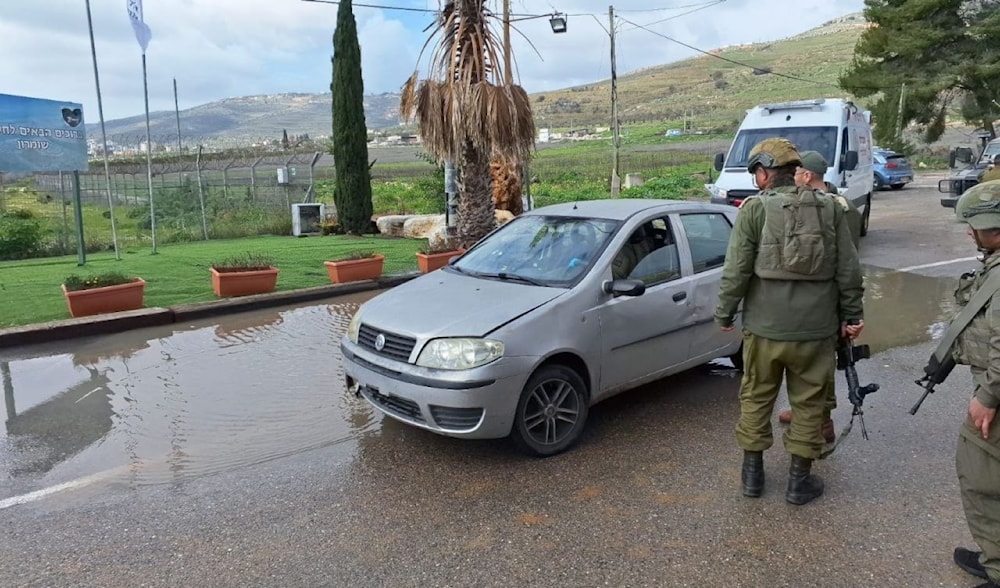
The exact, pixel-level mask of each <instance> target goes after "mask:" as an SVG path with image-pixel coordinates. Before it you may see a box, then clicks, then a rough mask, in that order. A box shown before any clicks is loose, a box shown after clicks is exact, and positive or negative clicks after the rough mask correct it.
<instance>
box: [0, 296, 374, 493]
mask: <svg viewBox="0 0 1000 588" xmlns="http://www.w3.org/2000/svg"><path fill="white" fill-rule="evenodd" d="M368 297H370V295H367V296H360V297H353V298H352V299H345V300H344V301H343V302H339V303H338V304H334V305H319V306H310V307H303V308H295V309H289V310H281V311H279V310H268V311H261V312H256V313H248V314H243V315H238V316H232V317H223V321H222V323H221V324H218V325H214V324H212V325H206V324H204V323H201V324H194V325H190V326H186V327H182V328H181V329H178V327H177V325H174V327H173V329H157V330H144V331H140V332H132V333H124V334H122V335H120V336H114V337H102V338H95V339H92V340H87V341H85V342H82V343H79V344H76V345H68V346H69V347H72V348H73V351H71V352H60V351H58V350H56V351H53V352H51V353H50V354H49V355H46V356H44V357H37V358H32V359H21V360H15V361H3V359H4V358H3V357H2V356H0V376H2V380H3V389H4V398H5V403H4V422H5V425H6V426H5V428H4V430H3V431H2V433H3V435H0V497H2V496H3V495H7V496H9V495H12V494H14V493H17V492H21V491H25V490H26V489H32V488H34V487H35V486H37V485H39V484H43V485H48V484H56V483H60V482H64V481H66V480H69V479H73V478H74V477H77V476H85V475H89V474H93V473H94V472H95V471H104V470H120V471H121V472H122V474H121V475H122V477H124V478H125V479H126V480H127V481H128V482H129V483H131V484H135V485H144V484H162V483H174V482H178V481H183V480H185V479H190V478H193V477H199V476H204V475H207V474H212V473H215V472H221V471H226V470H232V469H236V468H240V467H245V466H247V465H250V464H254V463H260V462H263V461H267V460H271V459H276V458H279V457H283V456H286V455H290V454H294V453H298V452H301V451H305V450H308V449H311V448H316V447H322V446H326V445H330V444H334V443H339V442H343V441H347V440H350V439H352V438H354V437H356V436H357V435H359V434H362V433H364V432H366V431H368V430H370V429H371V428H372V427H374V426H376V425H377V423H378V422H379V421H380V418H379V417H378V416H377V415H376V414H375V413H374V411H373V410H372V409H371V408H370V407H369V406H368V405H367V404H366V403H364V402H362V401H360V400H358V399H355V398H353V397H350V396H349V395H348V394H347V393H346V392H345V391H344V386H343V379H344V375H343V369H342V366H341V363H340V352H339V341H340V338H341V336H342V334H343V333H344V331H345V330H346V328H347V324H348V322H349V321H350V318H351V316H353V313H354V311H355V310H356V309H357V307H358V306H359V304H360V303H361V302H362V301H363V300H364V299H367V298H368ZM153 331H156V333H155V334H154V335H153V336H152V337H151V336H150V334H151V332H153ZM5 478H6V480H5Z"/></svg>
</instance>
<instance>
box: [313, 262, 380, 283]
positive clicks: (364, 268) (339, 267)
mask: <svg viewBox="0 0 1000 588" xmlns="http://www.w3.org/2000/svg"><path fill="white" fill-rule="evenodd" d="M384 262H385V256H382V255H376V256H374V257H366V258H364V259H348V260H344V261H324V262H323V263H324V264H325V265H326V272H327V274H329V276H330V281H331V282H334V283H336V284H342V283H344V282H357V281H359V280H374V279H375V278H377V277H379V276H381V275H382V264H383V263H384Z"/></svg>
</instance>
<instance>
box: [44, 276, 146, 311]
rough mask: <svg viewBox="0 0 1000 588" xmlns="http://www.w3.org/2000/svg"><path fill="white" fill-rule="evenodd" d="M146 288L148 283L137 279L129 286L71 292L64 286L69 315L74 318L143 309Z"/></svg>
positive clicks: (120, 285)
mask: <svg viewBox="0 0 1000 588" xmlns="http://www.w3.org/2000/svg"><path fill="white" fill-rule="evenodd" d="M145 288H146V281H145V280H143V279H142V278H136V279H135V281H134V282H129V283H128V284H119V285H117V286H104V287H102V288H90V289H87V290H73V291H70V290H67V289H66V285H65V284H63V285H62V291H63V295H64V296H65V297H66V305H67V306H68V307H69V314H70V316H72V317H74V318H76V317H80V316H91V315H95V314H104V313H107V312H120V311H123V310H136V309H138V308H142V295H143V293H144V292H145Z"/></svg>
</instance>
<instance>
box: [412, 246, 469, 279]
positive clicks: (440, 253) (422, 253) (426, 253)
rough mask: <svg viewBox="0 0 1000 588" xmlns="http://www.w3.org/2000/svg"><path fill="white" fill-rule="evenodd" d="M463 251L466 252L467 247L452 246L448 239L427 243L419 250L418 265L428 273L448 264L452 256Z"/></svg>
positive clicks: (422, 270)
mask: <svg viewBox="0 0 1000 588" xmlns="http://www.w3.org/2000/svg"><path fill="white" fill-rule="evenodd" d="M463 253H465V249H462V248H460V247H455V246H452V245H450V244H448V242H446V241H445V242H439V243H437V244H434V245H432V244H430V243H427V244H425V245H422V246H421V247H420V250H419V251H417V267H418V268H420V271H421V272H422V273H425V274H426V273H427V272H432V271H434V270H436V269H438V268H442V267H444V266H446V265H448V261H449V260H451V258H452V257H455V256H456V255H461V254H463Z"/></svg>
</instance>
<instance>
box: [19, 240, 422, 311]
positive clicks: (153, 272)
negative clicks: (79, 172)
mask: <svg viewBox="0 0 1000 588" xmlns="http://www.w3.org/2000/svg"><path fill="white" fill-rule="evenodd" d="M424 244H425V241H423V240H417V239H399V238H392V237H382V236H365V237H348V236H343V235H330V236H324V237H300V238H296V237H277V236H265V237H249V238H243V239H233V240H220V241H203V242H194V243H177V244H171V245H167V246H161V247H158V250H159V253H158V254H157V255H152V254H151V253H150V250H149V249H148V248H141V249H140V248H129V249H125V250H123V251H122V260H121V261H117V260H115V257H114V254H113V253H97V254H91V255H88V256H87V263H86V265H85V266H83V267H78V266H77V258H76V256H63V257H50V258H43V259H28V260H23V261H5V262H0V328H2V327H13V326H20V325H28V324H34V323H40V322H45V321H51V320H58V319H65V318H69V311H68V310H67V308H66V301H65V299H64V298H63V294H62V290H61V289H60V284H62V282H63V280H64V279H65V278H66V277H67V276H69V275H71V274H76V275H79V276H88V275H92V274H98V273H104V272H109V271H119V272H122V273H125V274H126V275H129V276H138V277H141V278H143V279H144V280H146V293H145V306H146V307H156V306H161V307H165V306H172V305H176V304H184V303H189V302H203V301H207V300H216V297H215V294H214V293H213V292H212V283H211V278H210V275H209V271H208V270H209V266H210V265H211V264H212V263H215V262H219V261H221V260H223V259H226V258H229V257H232V256H233V255H237V254H241V253H245V252H255V253H264V254H266V255H268V256H269V257H271V258H272V259H273V260H274V262H275V266H276V267H278V268H279V269H280V270H281V273H280V274H279V275H278V286H277V290H278V291H284V290H295V289H300V288H309V287H312V286H322V285H325V284H329V283H330V280H329V278H328V277H327V273H326V267H325V266H324V265H323V262H324V261H328V260H333V259H337V258H341V257H345V256H347V255H348V254H349V253H350V252H352V251H360V250H366V251H377V252H379V253H381V254H382V255H384V256H385V268H384V270H383V273H384V274H386V275H389V274H396V273H403V272H407V271H415V270H416V266H417V261H416V255H415V253H416V252H417V251H418V250H419V249H420V246H421V245H424Z"/></svg>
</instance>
